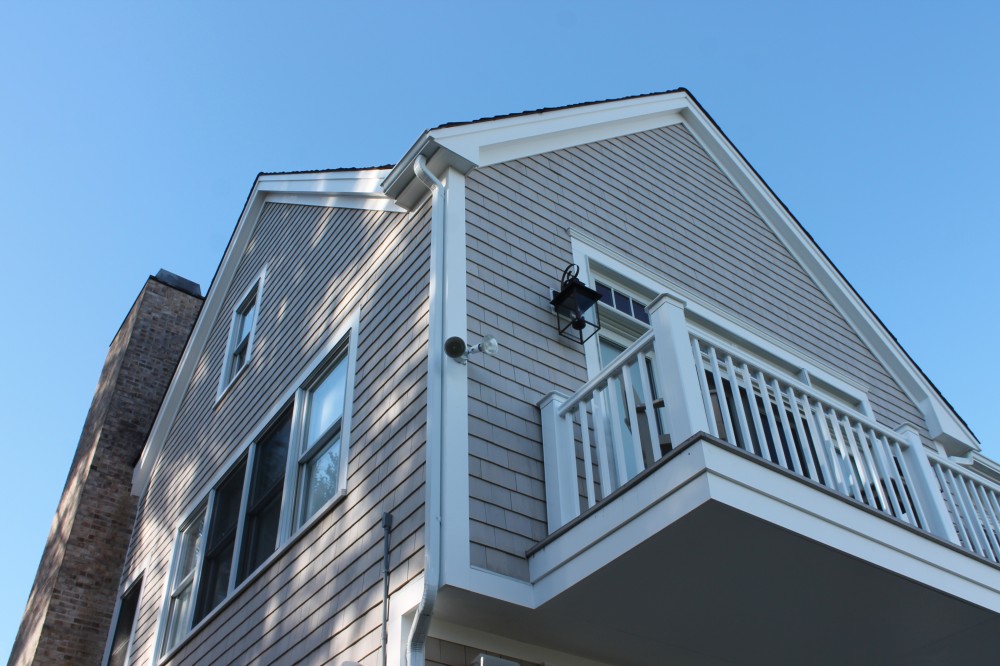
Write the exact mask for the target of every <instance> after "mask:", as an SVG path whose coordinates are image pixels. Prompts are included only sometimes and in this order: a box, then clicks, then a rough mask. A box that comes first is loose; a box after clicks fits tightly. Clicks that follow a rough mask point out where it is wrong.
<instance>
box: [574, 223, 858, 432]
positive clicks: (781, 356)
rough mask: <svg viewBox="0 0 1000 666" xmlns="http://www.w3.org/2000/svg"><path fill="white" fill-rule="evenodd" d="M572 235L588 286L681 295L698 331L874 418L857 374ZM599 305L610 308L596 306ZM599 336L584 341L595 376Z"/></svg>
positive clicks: (640, 294) (582, 236)
mask: <svg viewBox="0 0 1000 666" xmlns="http://www.w3.org/2000/svg"><path fill="white" fill-rule="evenodd" d="M570 235H571V240H572V248H573V261H574V263H576V264H577V265H578V266H580V274H579V278H580V280H581V281H582V282H584V284H587V285H588V286H593V284H594V280H595V279H598V280H600V281H601V282H603V283H605V284H607V285H608V286H610V287H613V288H615V289H619V290H620V291H622V292H623V293H624V294H626V295H628V296H633V295H635V296H638V297H639V300H640V301H642V300H644V299H646V298H647V296H648V295H649V294H660V293H666V294H670V295H672V296H675V297H676V298H680V299H682V300H684V301H685V302H686V303H687V306H686V309H687V312H688V315H689V317H690V318H691V319H692V320H693V321H692V328H693V329H694V330H696V331H697V332H698V333H699V335H703V336H706V337H708V338H710V339H715V340H717V341H722V342H725V344H727V345H733V346H735V347H736V348H737V349H738V350H740V351H741V352H743V353H746V354H749V355H750V356H751V357H753V358H754V359H755V361H757V362H758V364H759V365H761V367H763V368H764V369H765V370H768V371H769V372H775V373H777V375H778V376H786V375H789V374H792V375H793V376H795V377H796V378H797V379H798V380H799V381H801V382H802V383H803V384H806V385H807V386H810V387H811V388H813V389H814V390H817V391H819V392H820V393H822V394H823V395H825V396H826V397H828V398H829V399H830V400H832V401H833V402H834V404H837V405H840V406H842V407H844V408H847V409H849V410H851V411H853V412H856V413H859V414H861V415H863V416H865V417H867V418H869V419H872V420H875V414H874V412H873V411H872V408H871V403H870V402H869V399H868V391H867V388H866V387H863V386H860V385H858V384H857V383H856V382H855V381H854V380H853V378H849V377H846V376H844V375H842V374H840V373H838V372H836V371H835V370H832V369H830V368H827V367H825V366H824V365H823V364H822V363H821V362H819V361H817V360H815V359H807V358H804V357H803V356H802V355H801V354H800V353H799V351H798V350H796V349H793V348H791V347H789V346H788V345H787V344H785V343H784V342H781V341H779V340H777V339H776V338H774V337H773V336H771V335H769V334H768V333H767V332H765V331H763V330H761V329H758V328H757V327H755V326H753V325H752V324H749V323H747V322H742V321H737V320H735V319H734V318H733V317H732V316H731V313H728V312H723V311H721V310H719V309H717V308H713V307H711V306H709V305H708V304H706V303H703V302H702V301H701V299H700V298H698V297H697V296H695V295H693V294H691V293H690V292H688V291H687V290H685V289H683V288H681V287H680V286H678V285H675V284H673V283H671V282H669V281H667V280H665V279H664V278H663V277H662V276H657V275H653V274H652V273H651V272H650V271H649V269H648V268H646V267H643V266H640V265H639V264H637V263H636V262H634V261H632V260H631V259H629V258H627V257H625V256H623V255H621V254H619V253H617V252H616V251H615V250H612V249H610V248H607V247H604V246H603V245H602V244H601V243H600V242H599V241H597V240H595V239H593V238H591V237H590V236H589V235H587V234H586V233H585V232H580V231H578V230H576V229H573V230H571V234H570ZM649 300H652V299H649ZM649 300H647V301H646V302H647V303H648V302H649ZM595 307H607V306H604V305H602V304H598V305H597V306H595ZM610 309H611V310H614V312H615V313H617V316H619V317H621V318H623V319H624V318H626V317H628V315H626V314H625V313H621V312H618V311H617V310H615V309H614V307H613V306H611V308H610ZM601 312H602V316H603V313H604V312H605V310H603V309H602V310H601ZM628 319H630V320H634V322H635V324H636V325H637V326H643V327H644V326H645V324H643V323H642V322H640V321H639V320H638V319H635V318H634V317H628ZM629 323H631V321H630V322H629ZM599 335H600V333H598V336H599ZM598 336H594V337H592V338H591V339H590V340H588V341H587V342H585V343H584V355H585V359H586V363H587V373H588V376H591V377H593V376H595V375H596V374H597V373H599V372H600V371H601V362H600V352H599V350H598V346H597V344H598V343H597V337H598Z"/></svg>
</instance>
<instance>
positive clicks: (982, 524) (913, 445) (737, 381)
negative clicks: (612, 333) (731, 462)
mask: <svg viewBox="0 0 1000 666" xmlns="http://www.w3.org/2000/svg"><path fill="white" fill-rule="evenodd" d="M648 311H649V314H650V321H651V329H650V330H649V331H648V332H646V334H644V335H643V336H642V337H640V338H639V339H638V340H637V341H636V342H635V343H633V344H632V345H631V346H630V347H629V348H628V349H626V350H625V351H624V352H622V354H620V355H619V356H618V358H617V359H615V361H614V362H612V363H611V364H610V365H608V366H607V367H605V368H604V369H603V370H602V371H601V372H600V373H599V374H598V375H597V376H595V377H594V378H593V379H591V380H590V381H588V382H587V383H586V384H584V385H583V386H582V387H581V388H580V389H579V390H578V391H577V392H576V393H574V394H573V395H572V396H566V395H562V394H559V393H553V394H550V395H549V396H547V397H546V398H545V399H544V400H543V401H542V402H541V403H539V407H540V409H541V411H542V440H543V447H544V456H545V477H546V500H547V504H548V519H549V530H550V532H551V531H554V530H555V529H558V528H559V527H561V526H562V525H564V524H566V523H567V522H569V521H570V520H572V519H573V518H575V517H576V516H578V515H580V513H581V512H582V511H583V510H586V509H588V508H590V507H593V506H595V505H596V504H597V503H599V502H600V501H601V500H603V499H604V498H606V497H607V496H608V495H610V494H611V493H612V492H614V491H615V490H616V489H618V488H620V487H621V486H622V485H623V484H625V483H626V482H627V481H628V480H629V479H631V478H633V477H635V476H636V475H637V474H639V473H640V472H642V471H643V470H644V469H646V468H648V467H649V466H650V465H653V464H654V463H656V462H657V461H658V460H660V458H661V457H662V456H663V455H664V454H665V453H666V452H667V451H669V450H670V448H671V447H672V446H673V445H676V444H679V443H680V442H682V441H684V440H686V439H688V438H689V437H691V436H692V435H695V434H696V433H698V432H707V433H709V434H710V435H712V436H714V437H717V438H719V439H721V440H724V441H725V442H727V443H728V444H730V445H732V446H733V447H735V448H738V449H741V450H742V451H744V452H745V453H747V454H749V455H752V456H754V457H757V458H760V459H762V460H765V461H767V462H768V463H770V464H773V465H776V466H778V467H781V468H783V469H785V470H787V471H788V472H790V473H792V474H795V475H796V476H799V477H801V478H802V479H806V480H808V481H811V482H813V483H816V484H818V485H820V486H823V487H824V488H827V489H828V490H831V491H833V492H836V493H838V494H840V495H842V496H843V497H845V498H848V499H850V500H853V501H855V502H858V503H859V504H862V505H864V506H866V507H868V508H869V509H872V510H874V511H878V512H880V513H882V514H884V515H886V516H888V517H890V518H893V519H896V520H899V521H901V522H903V523H905V524H908V525H910V526H911V527H914V528H917V529H920V530H923V531H925V532H928V533H930V534H934V535H936V536H938V537H941V538H943V539H946V540H948V541H951V542H952V543H955V544H956V545H960V546H962V547H964V548H965V549H967V550H968V551H970V552H972V553H975V554H977V555H979V556H981V557H984V558H986V559H989V560H991V561H993V562H998V563H1000V486H997V485H994V484H992V483H990V482H989V481H986V480H984V479H982V478H980V477H978V476H976V475H974V474H973V473H972V472H971V471H970V470H968V469H966V468H963V467H962V466H960V465H956V464H954V463H953V462H950V461H948V460H945V459H943V458H940V457H938V456H936V455H934V456H932V457H929V456H928V453H927V451H926V450H925V447H924V446H923V444H922V443H921V440H920V437H919V436H918V434H917V433H916V430H915V429H913V428H912V427H910V426H904V427H903V428H900V430H899V431H892V430H888V429H886V428H884V427H882V426H880V425H879V424H878V423H876V422H875V421H874V420H873V419H872V418H870V417H868V416H866V415H865V414H863V413H861V411H860V410H859V409H857V408H855V407H854V406H852V405H849V404H846V403H841V402H840V401H838V400H836V399H834V398H833V397H831V396H830V395H827V394H825V393H823V392H821V391H819V390H817V389H815V388H814V387H812V386H810V385H808V384H806V383H805V382H803V381H801V380H800V379H798V378H796V377H794V376H792V375H791V374H790V373H787V372H783V371H782V370H780V368H778V367H777V366H774V365H771V364H769V363H767V362H765V361H763V360H761V359H758V358H755V357H754V356H753V355H752V354H749V353H746V352H743V351H740V350H738V349H737V348H736V346H735V345H733V344H730V343H728V342H726V341H725V340H724V339H723V338H721V337H718V336H716V335H714V334H711V333H708V332H707V329H706V330H701V329H693V328H692V327H691V326H690V325H689V324H688V322H687V319H686V314H685V309H684V304H683V303H682V302H679V301H676V300H674V299H670V298H669V297H662V296H661V297H660V298H658V299H656V300H655V301H654V302H653V303H651V304H650V306H649V307H648Z"/></svg>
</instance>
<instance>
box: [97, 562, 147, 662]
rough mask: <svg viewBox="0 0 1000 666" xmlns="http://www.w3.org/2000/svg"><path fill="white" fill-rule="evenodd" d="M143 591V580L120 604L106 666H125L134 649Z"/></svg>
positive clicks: (133, 587) (133, 586)
mask: <svg viewBox="0 0 1000 666" xmlns="http://www.w3.org/2000/svg"><path fill="white" fill-rule="evenodd" d="M141 591H142V579H141V578H140V579H139V580H138V581H136V582H135V583H133V584H132V586H131V587H129V588H128V590H127V591H126V592H125V594H123V595H122V597H121V599H120V600H119V602H118V614H117V619H116V620H115V628H114V631H112V633H111V645H110V646H109V652H108V658H107V660H106V661H105V664H106V666H124V664H125V662H126V660H127V659H128V656H129V651H130V650H131V649H132V637H133V636H134V635H135V616H136V610H138V608H139V594H140V593H141Z"/></svg>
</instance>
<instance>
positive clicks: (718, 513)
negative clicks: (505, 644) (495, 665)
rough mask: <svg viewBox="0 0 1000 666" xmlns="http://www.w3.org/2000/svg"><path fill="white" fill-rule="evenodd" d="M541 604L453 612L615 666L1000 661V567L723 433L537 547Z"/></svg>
mask: <svg viewBox="0 0 1000 666" xmlns="http://www.w3.org/2000/svg"><path fill="white" fill-rule="evenodd" d="M530 568H531V578H532V584H533V587H534V590H535V595H536V602H537V603H536V607H535V608H530V609H529V608H524V607H520V606H514V605H510V604H506V603H503V602H500V601H498V600H493V599H484V598H479V597H475V595H473V594H471V593H469V592H464V591H460V590H455V589H446V590H444V591H443V592H442V597H441V600H440V601H439V609H440V610H441V612H442V618H443V619H444V620H445V621H450V622H454V623H456V624H463V623H466V622H470V621H472V622H473V623H476V622H485V623H486V625H485V626H490V627H492V628H493V631H495V632H496V633H498V634H500V635H506V636H510V637H513V638H516V639H517V640H519V641H523V642H527V643H532V644H536V645H542V646H546V647H548V648H551V649H555V650H560V651H565V652H569V653H571V654H579V655H581V656H586V657H587V658H589V659H592V660H596V661H599V662H606V663H615V664H665V663H669V664H732V663H740V664H776V663H787V664H800V663H809V664H826V663H829V664H843V663H858V664H897V663H898V664H941V663H988V662H989V661H990V660H991V659H992V658H993V657H994V656H995V655H996V654H997V653H998V650H1000V567H998V566H997V565H995V564H992V563H990V562H987V561H985V560H984V559H983V558H979V557H976V556H974V555H972V554H970V553H969V552H968V551H966V550H965V549H964V548H962V547H960V546H957V545H955V544H951V543H949V542H947V541H945V540H943V539H940V538H937V537H934V536H929V535H927V534H926V532H924V531H923V530H921V529H920V528H916V527H913V526H910V525H907V524H906V523H904V522H903V521H900V520H897V519H895V518H892V517H888V516H886V515H885V514H884V513H882V512H880V511H878V510H876V509H872V508H870V507H865V506H862V505H860V504H859V503H858V502H856V501H852V500H850V499H848V498H845V497H843V496H842V495H840V494H839V493H837V492H835V491H832V490H829V489H827V488H824V487H822V486H821V485H819V484H817V483H814V482H811V481H809V480H807V479H803V478H801V477H799V476H797V475H795V474H794V473H792V472H789V471H787V470H785V469H782V468H780V467H779V466H778V465H776V464H774V463H769V462H767V461H763V460H761V459H760V458H758V457H756V456H753V455H750V454H748V453H746V452H745V451H741V450H740V449H737V448H734V447H732V446H731V445H730V444H728V443H726V442H725V441H722V440H719V439H717V438H714V437H711V436H708V435H699V436H695V437H692V438H691V439H689V440H688V441H687V442H685V443H684V444H682V445H681V446H679V447H677V448H676V449H675V450H674V451H672V452H671V453H670V454H669V455H667V456H664V457H663V458H662V459H661V460H660V461H659V462H658V463H657V464H655V465H654V466H652V467H650V468H649V469H647V470H646V471H645V472H643V473H642V474H641V475H639V476H637V477H635V478H634V479H632V480H631V481H630V482H629V483H628V484H626V485H625V486H623V487H621V488H620V489H619V490H617V491H616V492H615V493H614V494H613V495H611V496H609V497H608V498H607V499H606V500H605V501H603V502H600V503H598V504H597V505H596V506H595V507H594V508H593V509H591V510H589V511H587V512H585V513H584V514H582V515H581V516H579V517H578V518H577V519H575V520H573V521H572V522H570V523H568V524H566V525H565V526H564V527H562V528H561V529H559V530H558V531H556V532H555V533H553V534H552V535H551V536H550V537H549V538H548V539H547V540H546V541H544V542H542V543H541V544H539V545H538V547H536V548H535V549H533V550H532V551H531V553H530Z"/></svg>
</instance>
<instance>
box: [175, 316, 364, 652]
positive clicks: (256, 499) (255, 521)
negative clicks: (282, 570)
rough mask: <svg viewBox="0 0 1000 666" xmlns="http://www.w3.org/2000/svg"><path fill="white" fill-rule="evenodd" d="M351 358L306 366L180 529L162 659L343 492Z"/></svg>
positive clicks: (342, 348)
mask: <svg viewBox="0 0 1000 666" xmlns="http://www.w3.org/2000/svg"><path fill="white" fill-rule="evenodd" d="M351 344H352V345H353V344H354V337H353V329H352V337H351ZM352 358H353V357H352V354H351V353H350V351H349V350H348V348H347V344H341V345H339V346H338V347H336V348H335V349H334V351H333V353H330V354H326V355H325V357H323V358H322V360H321V361H320V362H319V363H317V364H314V365H313V366H312V368H310V369H309V370H307V371H306V372H305V373H304V374H303V378H302V379H300V380H299V381H298V382H297V383H296V389H295V392H294V394H293V395H290V396H289V398H288V403H289V404H287V406H286V407H285V408H284V409H281V410H280V411H279V413H278V415H277V416H276V417H275V418H274V419H272V420H271V422H270V423H269V425H268V426H267V427H266V428H264V429H263V431H262V433H261V434H260V435H259V436H256V437H255V438H254V439H253V440H252V441H251V442H250V444H249V446H247V447H246V449H245V450H243V451H241V452H240V453H239V455H238V457H237V458H236V460H235V462H233V463H232V464H231V465H230V467H229V468H228V470H227V471H226V472H225V473H224V474H223V475H222V477H221V479H220V480H219V481H218V483H216V484H215V485H214V487H213V488H212V490H211V491H210V492H209V493H208V497H207V498H206V499H205V500H204V501H203V502H201V503H200V504H199V507H198V508H197V509H196V510H195V511H194V514H193V515H192V517H191V518H189V519H188V520H187V521H185V523H184V524H183V527H182V528H181V529H180V530H179V531H178V536H177V545H176V547H175V552H174V565H173V567H174V568H173V573H172V575H171V584H170V587H169V589H170V593H169V595H168V599H167V604H166V608H165V611H164V618H165V622H164V633H163V639H162V648H161V651H160V654H161V655H162V654H166V653H167V652H168V651H170V650H171V649H173V648H174V647H175V646H176V645H177V643H178V642H179V641H180V640H181V639H182V638H183V637H184V636H185V635H186V634H187V633H188V631H189V630H190V629H191V627H193V626H194V625H197V624H198V623H199V622H201V621H202V619H204V618H205V617H206V616H207V615H208V614H209V613H211V612H212V610H213V609H215V608H216V607H218V606H219V604H221V603H222V602H223V601H224V600H225V599H226V598H227V597H228V596H230V595H231V594H232V592H233V590H235V589H236V587H237V586H239V585H240V584H241V583H242V582H243V581H245V580H246V579H247V578H249V577H250V576H251V575H252V574H253V573H254V572H255V571H257V570H258V569H260V567H261V566H262V565H263V564H264V563H265V562H266V561H267V560H268V558H270V557H271V555H272V554H273V553H275V552H276V551H277V550H278V548H279V547H280V546H281V545H282V544H283V543H286V542H287V541H288V540H289V538H290V537H291V535H292V534H294V533H295V532H296V531H298V530H299V529H301V527H302V526H303V525H305V524H306V523H307V522H308V521H309V520H310V519H311V518H313V517H314V516H316V515H317V514H318V513H320V512H321V511H322V510H323V509H324V508H325V507H327V506H330V505H332V504H333V502H334V501H335V500H336V498H338V497H340V496H342V494H343V489H344V484H345V483H346V476H347V475H346V469H345V468H344V465H343V461H344V460H345V459H346V451H347V438H348V434H349V416H350V414H349V412H350V400H349V392H348V387H349V386H351V385H352V380H353V363H352ZM292 451H294V454H291V453H290V452H292Z"/></svg>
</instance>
